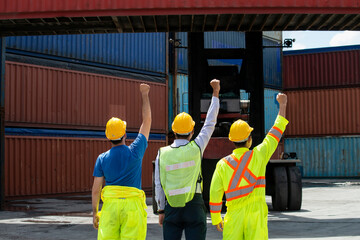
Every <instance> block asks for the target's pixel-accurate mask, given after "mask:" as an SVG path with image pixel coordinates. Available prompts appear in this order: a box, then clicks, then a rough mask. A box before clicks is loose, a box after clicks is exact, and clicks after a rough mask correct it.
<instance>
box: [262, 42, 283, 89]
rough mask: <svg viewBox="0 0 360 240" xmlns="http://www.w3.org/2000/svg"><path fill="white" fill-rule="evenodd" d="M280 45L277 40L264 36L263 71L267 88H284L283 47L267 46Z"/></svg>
mask: <svg viewBox="0 0 360 240" xmlns="http://www.w3.org/2000/svg"><path fill="white" fill-rule="evenodd" d="M280 45H281V44H280V43H278V42H276V41H272V40H268V39H266V38H263V46H264V50H263V63H264V66H263V71H264V86H265V87H266V88H275V89H282V49H281V48H266V46H280Z"/></svg>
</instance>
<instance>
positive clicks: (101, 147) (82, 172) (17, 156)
mask: <svg viewBox="0 0 360 240" xmlns="http://www.w3.org/2000/svg"><path fill="white" fill-rule="evenodd" d="M132 141H133V140H127V141H126V143H127V145H128V144H130V143H131V142H132ZM165 145H166V141H165V140H150V141H149V142H148V148H147V150H146V152H145V156H144V158H143V165H142V189H143V190H144V191H146V192H147V193H150V191H151V188H152V161H154V160H155V158H156V155H157V151H158V149H159V148H160V147H162V146H165ZM110 147H111V144H110V143H109V141H108V140H106V139H104V138H102V139H99V138H68V137H37V136H10V135H6V138H5V169H6V170H5V196H6V197H7V198H8V199H10V198H18V197H26V196H41V195H53V194H66V193H82V192H89V191H91V187H92V184H93V177H92V174H93V170H94V164H95V161H96V158H97V157H98V155H99V154H100V153H102V152H104V151H107V150H108V149H109V148H110Z"/></svg>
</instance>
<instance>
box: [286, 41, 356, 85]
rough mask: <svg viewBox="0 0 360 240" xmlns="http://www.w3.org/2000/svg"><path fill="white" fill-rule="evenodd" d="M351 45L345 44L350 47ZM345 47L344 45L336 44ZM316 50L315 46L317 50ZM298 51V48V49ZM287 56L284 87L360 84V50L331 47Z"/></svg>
mask: <svg viewBox="0 0 360 240" xmlns="http://www.w3.org/2000/svg"><path fill="white" fill-rule="evenodd" d="M346 48H349V47H343V49H346ZM336 49H342V48H336ZM314 51H315V50H314ZM295 52H297V51H294V53H295ZM302 52H304V54H294V55H291V54H290V55H287V54H286V53H284V57H283V88H284V89H285V90H286V89H287V90H290V89H294V90H295V89H308V88H330V87H340V86H343V87H348V86H359V85H360V50H348V51H331V48H329V52H319V53H306V52H311V51H310V50H309V51H308V50H306V51H302Z"/></svg>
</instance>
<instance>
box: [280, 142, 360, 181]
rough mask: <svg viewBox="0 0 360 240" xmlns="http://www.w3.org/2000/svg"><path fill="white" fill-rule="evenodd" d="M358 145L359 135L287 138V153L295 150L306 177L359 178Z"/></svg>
mask: <svg viewBox="0 0 360 240" xmlns="http://www.w3.org/2000/svg"><path fill="white" fill-rule="evenodd" d="M359 146H360V137H359V136H340V137H321V138H318V137H315V138H311V137H309V138H286V139H285V152H296V154H297V157H298V158H299V159H300V160H301V161H302V168H303V176H304V177H359V176H360V148H359Z"/></svg>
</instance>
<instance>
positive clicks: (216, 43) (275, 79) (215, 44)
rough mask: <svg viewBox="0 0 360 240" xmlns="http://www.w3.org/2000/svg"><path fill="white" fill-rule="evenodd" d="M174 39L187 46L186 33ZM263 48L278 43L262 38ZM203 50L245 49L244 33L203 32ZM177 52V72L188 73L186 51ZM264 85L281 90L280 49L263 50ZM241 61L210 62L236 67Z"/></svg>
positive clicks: (179, 50) (178, 50) (223, 60)
mask: <svg viewBox="0 0 360 240" xmlns="http://www.w3.org/2000/svg"><path fill="white" fill-rule="evenodd" d="M176 38H178V39H181V43H182V46H187V45H188V43H187V33H177V35H176ZM263 45H264V46H279V45H280V44H279V42H278V41H273V40H269V39H267V38H263ZM204 47H205V48H245V33H243V32H205V33H204ZM176 51H177V61H178V71H179V72H180V73H185V74H187V73H188V57H187V49H184V48H179V49H176ZM263 54H264V58H263V62H264V67H263V68H264V85H265V87H267V88H275V89H281V88H282V60H281V58H282V50H281V49H280V48H264V51H263ZM241 63H242V60H241V59H222V60H218V61H214V60H211V64H213V65H238V66H240V67H241Z"/></svg>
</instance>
